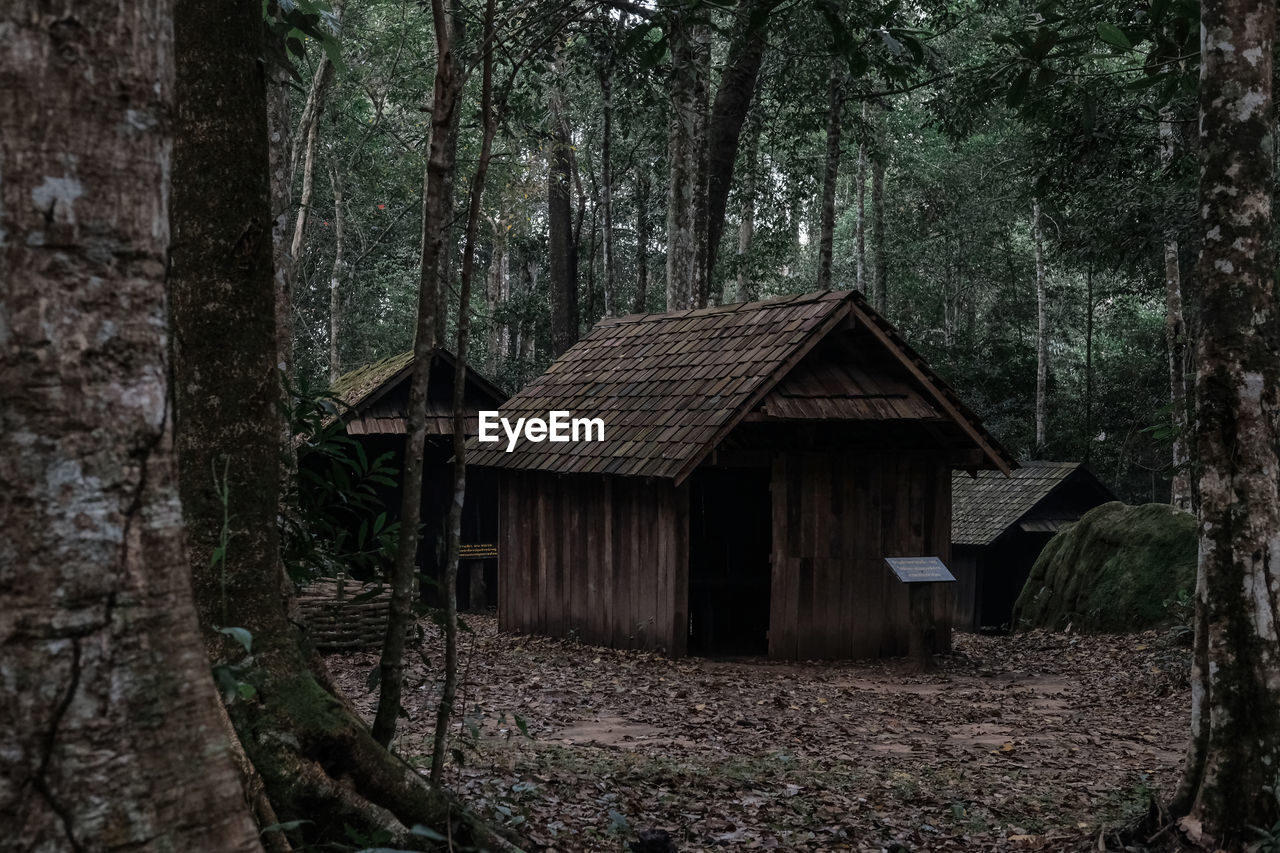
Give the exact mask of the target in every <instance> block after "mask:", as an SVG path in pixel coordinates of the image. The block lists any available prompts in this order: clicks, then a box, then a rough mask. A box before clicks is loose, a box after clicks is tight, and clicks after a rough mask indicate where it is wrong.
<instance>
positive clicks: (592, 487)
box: [562, 477, 600, 639]
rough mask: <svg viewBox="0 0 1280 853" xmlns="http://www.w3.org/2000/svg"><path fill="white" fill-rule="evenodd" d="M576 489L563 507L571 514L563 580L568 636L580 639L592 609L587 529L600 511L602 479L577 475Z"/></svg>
mask: <svg viewBox="0 0 1280 853" xmlns="http://www.w3.org/2000/svg"><path fill="white" fill-rule="evenodd" d="M574 479H575V480H576V481H578V482H577V483H576V484H575V489H574V493H573V494H571V496H570V498H571V499H570V500H569V501H567V502H566V503H565V506H564V511H565V512H566V513H569V514H571V516H572V521H571V522H570V527H569V538H568V542H567V543H566V547H565V557H564V558H563V560H562V562H563V563H564V582H565V587H566V588H565V599H566V600H567V601H568V603H569V604H568V611H569V616H568V619H567V620H566V621H565V626H564V630H565V636H574V637H577V638H579V639H581V638H582V636H583V634H585V633H586V631H587V619H588V618H589V617H590V612H591V611H590V609H589V608H588V607H587V596H588V595H589V593H590V581H591V578H590V571H591V570H590V566H588V565H587V561H586V554H587V543H586V537H587V531H589V530H591V528H592V527H593V526H594V522H595V521H596V520H597V519H596V517H595V515H596V513H597V512H598V511H599V508H600V502H599V500H598V492H599V482H598V481H597V480H595V479H594V478H590V479H588V478H586V477H575V478H574Z"/></svg>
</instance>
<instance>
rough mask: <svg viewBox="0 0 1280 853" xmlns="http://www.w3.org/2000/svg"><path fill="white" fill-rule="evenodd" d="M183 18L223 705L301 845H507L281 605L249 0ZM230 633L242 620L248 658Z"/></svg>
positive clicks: (202, 467) (201, 470) (185, 365)
mask: <svg viewBox="0 0 1280 853" xmlns="http://www.w3.org/2000/svg"><path fill="white" fill-rule="evenodd" d="M176 24H177V26H176V51H175V54H176V56H177V57H178V119H177V122H176V124H175V128H176V135H177V140H178V144H177V146H176V148H175V156H174V169H173V188H174V193H173V201H172V220H173V225H174V250H173V254H172V267H171V273H170V279H169V284H170V303H171V309H172V324H173V332H174V375H175V376H176V377H177V379H176V382H175V391H176V394H175V404H176V434H177V447H178V459H179V482H180V486H181V493H182V499H183V510H184V515H185V518H186V522H187V532H188V537H187V541H188V543H189V546H190V548H191V554H190V558H191V563H192V567H193V576H194V581H195V590H196V601H197V607H198V609H199V612H200V616H201V622H202V624H203V626H204V629H205V640H206V644H207V647H208V649H209V652H210V656H211V658H212V660H213V663H214V665H215V666H238V667H241V670H240V671H239V672H238V673H237V675H236V678H237V679H238V681H239V682H240V683H241V685H242V687H241V688H240V690H239V691H235V692H233V693H232V694H231V698H230V699H229V700H228V705H227V711H228V714H229V716H230V719H231V721H232V723H233V725H234V727H235V731H236V732H237V733H238V735H239V741H240V744H241V746H242V747H243V749H244V754H245V756H246V757H247V759H248V760H249V761H250V762H251V763H252V766H253V769H254V770H255V771H256V773H257V774H258V776H259V777H260V779H261V783H262V786H263V790H264V802H266V803H268V804H269V805H270V807H271V809H272V816H273V817H275V818H277V819H278V820H280V821H294V820H305V821H310V822H309V823H306V824H303V825H301V826H298V827H297V828H295V829H293V830H290V832H291V834H292V841H293V842H294V843H297V842H303V843H307V844H322V843H326V842H329V841H337V840H340V839H343V838H344V836H345V834H346V831H347V830H348V829H350V830H354V831H356V832H359V833H360V834H362V835H364V836H368V837H372V836H374V835H375V834H381V833H386V834H388V835H389V836H390V839H391V841H392V843H393V844H396V845H399V846H411V847H414V848H424V849H425V848H429V847H430V846H431V843H430V842H429V841H428V840H427V839H425V838H423V837H421V836H416V835H414V834H412V832H411V828H412V827H413V826H414V825H415V824H419V823H420V824H425V825H427V826H431V827H434V828H435V829H437V830H442V831H443V830H444V829H445V828H446V826H447V827H448V828H449V830H450V832H451V833H452V837H453V838H454V839H455V840H461V839H464V838H465V839H470V841H469V842H463V843H475V842H477V841H482V842H484V843H486V844H489V845H490V846H494V847H501V846H503V844H502V842H500V841H498V840H496V839H494V838H492V837H491V836H490V833H489V832H488V830H487V829H485V828H484V827H483V826H482V825H480V824H479V823H478V822H476V821H475V820H474V819H473V818H471V817H470V816H469V815H468V814H467V813H466V811H465V810H463V809H460V808H459V807H458V806H457V804H456V803H453V802H451V801H450V800H449V798H448V797H447V796H446V795H444V794H443V793H438V792H432V791H431V790H430V788H429V787H428V786H427V784H426V782H425V780H424V779H423V778H422V777H421V776H420V775H419V774H418V772H417V771H416V770H414V769H413V768H412V767H410V766H409V765H408V764H406V763H404V762H403V761H401V760H400V759H398V758H396V757H395V756H394V755H392V754H391V753H389V752H387V751H386V750H385V749H383V748H382V747H381V746H380V745H379V744H378V743H377V742H376V741H375V740H374V739H373V737H372V736H371V735H370V733H369V731H368V729H366V728H365V726H364V725H363V723H361V722H360V720H359V719H358V718H357V717H356V715H355V713H354V712H353V711H352V709H351V708H350V706H349V705H348V704H347V703H346V701H345V700H344V699H343V698H342V697H341V696H340V694H337V693H336V692H335V691H334V690H333V687H332V685H331V683H330V679H329V677H328V673H327V672H326V671H325V669H324V667H323V664H322V662H321V661H320V660H319V658H318V657H317V656H316V655H315V653H314V652H313V651H311V650H310V649H309V647H307V645H306V644H305V641H304V639H303V637H302V636H301V635H300V633H299V631H298V628H297V625H296V621H295V619H294V618H291V617H290V613H289V610H290V607H291V604H292V600H291V584H290V582H289V580H288V578H287V577H286V576H285V573H284V569H283V566H282V564H281V561H280V556H279V541H278V532H277V525H276V519H277V512H278V509H279V506H278V505H279V489H278V484H277V483H276V482H275V481H274V479H273V478H269V477H268V478H264V477H263V476H262V472H263V471H268V470H271V469H272V467H273V466H274V464H275V463H276V461H277V460H278V458H279V455H280V454H281V453H282V452H283V449H282V448H281V447H280V444H279V442H278V440H277V436H278V435H279V434H280V430H281V424H280V421H281V417H282V416H281V408H280V405H279V403H280V382H279V376H278V373H277V371H276V365H275V358H276V354H275V341H276V328H275V314H274V311H273V310H272V309H273V304H274V287H273V276H272V263H271V256H272V247H271V228H270V226H271V222H270V200H269V184H268V174H267V130H266V109H265V94H266V90H265V73H266V72H265V71H264V70H263V68H262V67H261V65H260V63H259V62H258V56H259V55H260V53H261V51H260V39H261V37H262V26H261V19H260V7H259V6H258V4H257V3H256V2H255V0H241V1H240V2H239V3H238V4H237V5H236V6H235V7H234V9H232V10H231V11H230V13H229V12H228V10H227V9H226V8H223V7H212V6H210V5H209V4H207V3H200V2H196V0H180V2H179V3H178V13H177V15H176ZM224 543H225V548H224ZM223 627H239V628H243V629H245V630H247V631H248V632H250V634H251V636H252V651H251V654H246V652H245V650H244V649H243V648H241V647H240V646H239V645H237V644H236V643H235V642H232V641H231V640H230V639H229V638H228V637H227V636H225V635H224V634H222V633H220V632H219V630H218V629H219V628H223ZM260 819H262V820H265V817H264V816H263V815H262V814H261V811H260Z"/></svg>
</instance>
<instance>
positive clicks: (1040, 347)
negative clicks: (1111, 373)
mask: <svg viewBox="0 0 1280 853" xmlns="http://www.w3.org/2000/svg"><path fill="white" fill-rule="evenodd" d="M1031 233H1032V239H1033V240H1034V242H1035V251H1036V449H1035V453H1036V456H1037V458H1038V457H1039V456H1040V454H1041V453H1043V452H1044V443H1045V419H1046V411H1047V406H1046V402H1045V398H1046V395H1047V390H1048V384H1049V302H1048V297H1047V295H1046V293H1045V272H1044V230H1043V229H1042V228H1041V227H1040V200H1039V199H1032V200H1031Z"/></svg>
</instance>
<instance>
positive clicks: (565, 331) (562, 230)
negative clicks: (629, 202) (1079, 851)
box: [547, 70, 578, 355]
mask: <svg viewBox="0 0 1280 853" xmlns="http://www.w3.org/2000/svg"><path fill="white" fill-rule="evenodd" d="M556 73H559V72H558V70H557V72H556ZM547 98H548V106H549V107H550V122H551V140H550V145H551V151H550V152H549V155H548V160H549V163H548V168H547V230H548V237H547V242H548V245H547V256H548V261H549V265H550V267H551V353H552V355H560V353H562V352H564V351H565V350H567V349H568V348H569V347H571V346H573V344H574V342H576V341H577V340H578V244H577V241H576V240H575V239H574V228H573V209H572V183H573V159H572V152H571V151H570V145H571V144H572V142H571V140H570V139H569V121H568V118H567V116H566V115H565V105H564V95H563V94H562V93H561V92H560V90H559V88H557V86H556V85H555V84H554V83H553V85H552V86H551V87H550V88H549V89H548V94H547Z"/></svg>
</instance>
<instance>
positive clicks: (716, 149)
mask: <svg viewBox="0 0 1280 853" xmlns="http://www.w3.org/2000/svg"><path fill="white" fill-rule="evenodd" d="M779 2H780V0H744V2H743V3H742V4H741V5H740V7H739V10H738V26H737V31H736V34H735V36H734V38H733V40H732V41H731V42H730V45H729V50H728V61H727V63H726V65H725V68H724V70H723V71H722V72H721V75H720V85H719V87H718V88H717V89H716V97H715V102H714V103H713V104H712V106H711V117H710V121H709V125H710V126H709V128H708V132H707V145H708V149H707V224H706V235H707V236H706V239H707V250H706V253H707V257H706V277H707V281H708V282H710V281H711V280H712V277H713V276H714V275H715V268H716V259H717V257H718V256H719V252H720V238H721V236H722V235H723V234H724V217H725V211H726V209H727V207H728V203H729V190H730V188H731V187H732V185H733V169H734V165H735V163H736V162H737V159H738V145H739V141H740V139H741V137H742V129H743V126H744V123H745V122H746V119H747V115H748V113H749V112H750V110H751V104H752V102H753V101H754V99H755V93H756V81H757V79H758V78H759V76H760V67H761V66H762V65H763V64H764V56H765V52H766V50H767V49H768V45H769V16H770V15H771V14H772V12H773V10H774V9H775V8H776V7H777V6H778V4H779Z"/></svg>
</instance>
